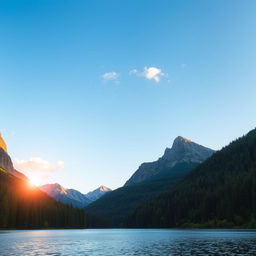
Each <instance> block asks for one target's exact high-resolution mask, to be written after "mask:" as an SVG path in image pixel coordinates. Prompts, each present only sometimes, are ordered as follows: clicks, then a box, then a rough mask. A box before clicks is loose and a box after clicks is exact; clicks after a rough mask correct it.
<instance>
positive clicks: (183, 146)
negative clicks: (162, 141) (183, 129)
mask: <svg viewBox="0 0 256 256" xmlns="http://www.w3.org/2000/svg"><path fill="white" fill-rule="evenodd" d="M213 153H214V150H212V149H210V148H206V147H204V146H201V145H199V144H197V143H195V142H193V141H191V140H189V139H187V138H184V137H182V136H178V137H177V138H176V139H175V140H174V141H173V145H172V147H171V148H166V149H165V152H164V155H163V156H162V157H160V158H159V159H158V160H157V161H154V162H149V163H143V164H142V165H141V166H140V167H139V168H138V170H137V171H136V172H135V173H134V174H133V175H132V177H131V178H130V179H129V180H128V181H127V182H126V183H125V185H126V186H127V185H132V184H135V183H139V182H142V181H144V180H146V179H148V178H150V177H152V176H154V175H156V174H158V173H159V172H161V171H162V170H167V169H171V168H172V167H174V166H175V165H177V164H181V163H182V164H184V163H187V164H191V163H194V164H199V163H201V162H203V161H204V160H206V159H207V158H208V157H210V156H211V155H212V154H213Z"/></svg>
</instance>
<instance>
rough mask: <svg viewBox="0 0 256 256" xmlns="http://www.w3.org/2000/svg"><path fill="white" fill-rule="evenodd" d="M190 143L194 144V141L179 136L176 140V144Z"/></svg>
mask: <svg viewBox="0 0 256 256" xmlns="http://www.w3.org/2000/svg"><path fill="white" fill-rule="evenodd" d="M175 141H176V142H183V143H184V142H188V143H191V142H193V141H192V140H189V139H187V138H185V137H182V136H178V137H177V138H176V139H175V140H174V142H175Z"/></svg>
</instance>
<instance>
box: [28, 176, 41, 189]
mask: <svg viewBox="0 0 256 256" xmlns="http://www.w3.org/2000/svg"><path fill="white" fill-rule="evenodd" d="M41 184H42V181H41V179H40V178H39V177H35V176H34V177H29V185H31V186H36V187H38V186H40V185H41Z"/></svg>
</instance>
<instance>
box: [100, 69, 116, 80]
mask: <svg viewBox="0 0 256 256" xmlns="http://www.w3.org/2000/svg"><path fill="white" fill-rule="evenodd" d="M118 77H119V74H118V73H117V72H114V71H113V72H106V73H104V74H103V75H102V78H103V79H104V80H116V79H117V78H118Z"/></svg>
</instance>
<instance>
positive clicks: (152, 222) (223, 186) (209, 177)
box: [127, 129, 256, 227]
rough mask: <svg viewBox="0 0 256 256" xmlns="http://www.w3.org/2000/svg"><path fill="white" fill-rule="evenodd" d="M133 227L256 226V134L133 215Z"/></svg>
mask: <svg viewBox="0 0 256 256" xmlns="http://www.w3.org/2000/svg"><path fill="white" fill-rule="evenodd" d="M127 225H128V226H129V227H181V226H182V227H256V129H254V130H252V131H251V132H249V133H248V134H247V135H246V136H243V137H242V138H240V139H238V140H236V141H234V142H232V143H231V144H230V145H229V146H227V147H225V148H223V149H222V150H220V151H218V152H216V153H215V154H214V155H213V156H212V157H210V158H209V159H208V160H206V161H205V162H204V163H202V164H200V165H199V166H198V167H197V168H195V169H194V170H192V171H191V172H190V173H189V174H188V175H187V176H186V177H185V178H184V179H183V180H182V181H180V182H179V183H178V184H176V185H175V186H173V187H171V188H170V189H169V190H168V191H166V192H165V193H162V194H161V195H159V196H158V197H157V198H156V199H155V200H153V201H151V202H148V203H146V204H144V205H141V206H140V207H138V208H137V209H136V210H135V211H134V212H133V213H132V214H130V216H129V218H128V221H127Z"/></svg>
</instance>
